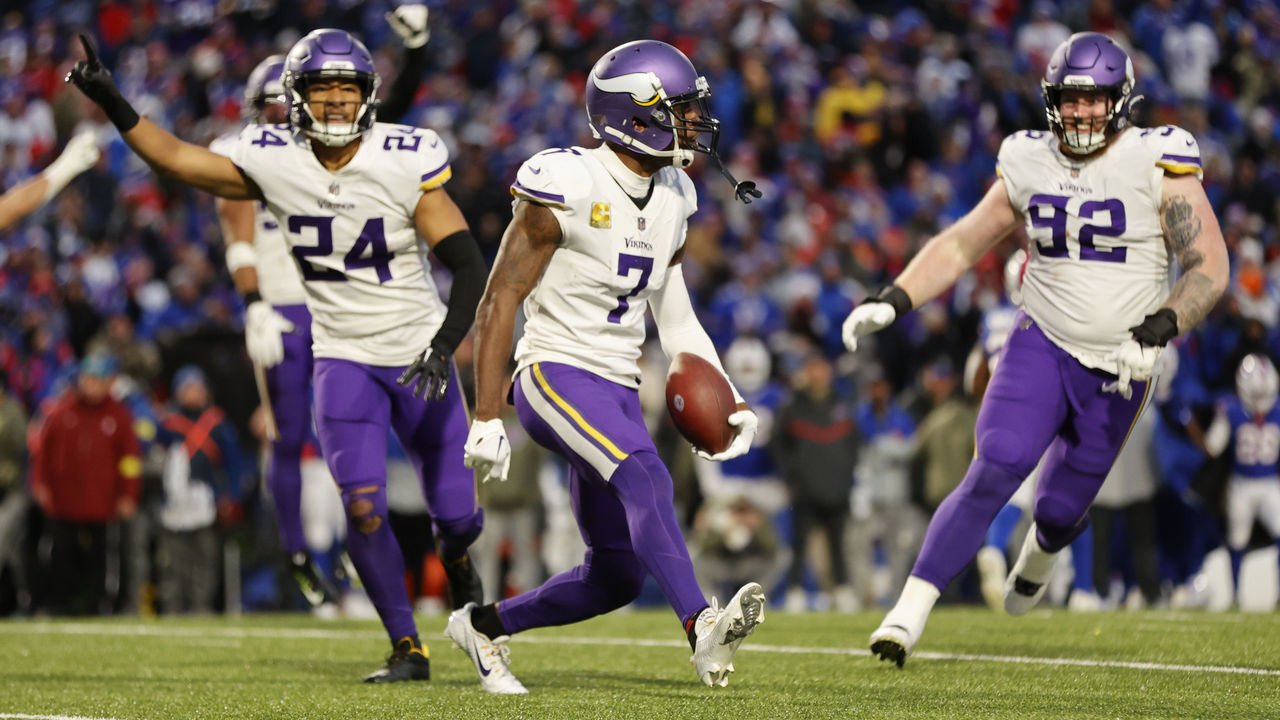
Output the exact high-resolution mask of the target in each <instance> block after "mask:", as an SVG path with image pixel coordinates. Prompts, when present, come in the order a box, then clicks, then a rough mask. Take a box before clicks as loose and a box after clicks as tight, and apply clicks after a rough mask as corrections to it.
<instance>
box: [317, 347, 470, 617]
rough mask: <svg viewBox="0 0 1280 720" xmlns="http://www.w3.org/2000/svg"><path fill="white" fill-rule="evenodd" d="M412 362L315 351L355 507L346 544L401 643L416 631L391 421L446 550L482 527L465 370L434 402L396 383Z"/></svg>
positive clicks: (326, 427) (462, 547) (347, 498)
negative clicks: (392, 512) (394, 503)
mask: <svg viewBox="0 0 1280 720" xmlns="http://www.w3.org/2000/svg"><path fill="white" fill-rule="evenodd" d="M402 372H404V368H403V367H375V366H372V365H364V364H361V363H357V362H352V361H350V360H338V359H335V358H316V363H315V388H316V425H317V429H318V431H319V435H320V449H321V451H322V452H323V453H324V458H325V461H326V462H327V463H328V465H329V470H330V471H331V472H332V473H333V477H334V480H335V481H337V483H338V488H339V489H340V490H341V491H342V502H343V505H344V506H345V507H346V509H347V529H348V532H347V548H348V551H349V552H350V554H351V561H352V562H353V563H354V564H355V566H356V570H357V571H358V572H359V573H360V579H361V581H362V582H364V586H365V590H366V591H368V593H369V599H370V600H371V601H372V602H373V605H374V607H375V608H377V609H378V615H379V616H380V617H381V618H382V623H383V625H385V626H386V628H387V632H388V634H389V635H390V636H391V640H392V642H395V641H396V640H398V639H399V638H402V637H405V636H408V635H412V634H415V633H416V627H415V625H414V622H413V614H412V611H411V609H410V606H409V596H408V593H407V592H406V591H405V585H404V570H405V568H404V559H403V558H402V557H401V554H400V546H399V544H397V542H396V539H395V536H394V535H393V534H392V532H391V525H390V523H388V521H387V430H388V427H389V428H390V429H392V430H394V431H395V433H396V437H397V438H399V439H400V445H401V446H402V447H404V450H405V454H406V455H407V456H408V457H409V462H410V463H412V464H413V467H414V469H415V470H417V472H418V478H419V479H420V481H421V483H422V493H423V496H424V497H425V498H426V502H427V509H428V510H429V511H430V513H431V524H432V529H433V530H434V532H435V536H436V539H437V540H438V541H439V543H440V546H441V552H442V553H443V554H444V555H445V556H446V557H460V556H461V555H462V553H464V552H466V549H467V546H469V545H470V544H471V542H472V541H474V540H475V539H476V537H477V536H479V534H480V529H481V527H482V525H483V514H482V513H481V510H480V503H479V501H478V499H477V497H476V483H475V474H474V473H473V472H472V471H471V470H469V469H467V468H466V467H465V466H464V465H463V464H462V446H463V444H464V443H466V440H467V428H468V423H467V410H466V404H465V402H464V400H463V398H462V391H461V389H460V388H459V387H458V382H457V377H456V372H455V373H454V375H455V376H454V377H453V380H452V381H451V382H450V383H449V390H448V393H447V394H446V396H445V398H444V399H443V400H438V401H434V402H427V401H425V400H422V399H421V398H416V397H414V396H413V395H412V394H411V388H410V387H405V386H401V385H399V384H397V383H396V378H398V377H400V374H401V373H402Z"/></svg>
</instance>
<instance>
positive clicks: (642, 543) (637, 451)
mask: <svg viewBox="0 0 1280 720" xmlns="http://www.w3.org/2000/svg"><path fill="white" fill-rule="evenodd" d="M514 390H515V404H516V412H517V413H518V414H519V417H520V424H521V425H523V426H524V427H525V429H526V430H527V431H528V432H529V436H530V437H532V438H533V439H534V441H536V442H537V443H538V444H539V445H542V446H543V447H546V448H548V449H550V450H554V451H555V452H556V453H558V454H559V455H560V456H561V457H563V458H565V460H567V461H568V463H569V492H570V495H571V498H572V505H573V514H574V516H575V517H576V518H577V520H578V529H579V530H580V531H581V533H582V539H583V540H584V541H585V542H586V544H587V555H586V558H585V559H584V560H583V563H582V564H581V565H579V566H577V567H575V568H573V569H570V570H566V571H565V572H562V573H560V574H559V575H556V576H555V577H553V578H551V579H550V580H548V581H547V582H545V583H543V584H542V586H541V587H538V588H536V589H534V590H531V591H529V592H525V593H523V594H521V595H518V596H516V597H514V598H511V599H509V600H503V601H502V602H501V603H499V605H498V610H499V614H500V615H501V617H502V623H503V626H504V627H505V628H506V630H507V632H510V633H517V632H520V631H521V630H528V629H529V628H535V627H546V626H549V625H566V624H568V623H573V622H578V621H580V620H585V619H587V618H590V617H595V616H596V615H601V614H603V613H606V612H609V611H610V610H614V609H616V608H619V607H622V606H623V605H626V604H627V603H629V602H631V601H632V600H634V599H635V598H636V597H637V596H638V595H639V594H640V589H641V587H642V585H643V583H644V578H645V575H646V574H651V575H653V576H654V578H655V579H656V580H657V581H658V586H659V587H660V588H661V589H662V592H663V594H665V595H666V597H667V600H668V601H669V602H670V603H671V606H672V608H673V609H674V610H675V611H676V615H678V616H679V617H680V620H681V622H687V621H688V620H689V619H690V618H691V617H693V616H694V615H695V614H696V613H698V612H699V611H700V610H702V608H704V607H706V606H707V602H706V598H705V597H704V596H703V594H702V590H700V589H699V588H698V581H697V579H696V578H695V577H694V573H693V562H692V561H691V560H690V559H689V550H688V548H687V547H686V546H685V542H684V537H683V536H682V535H681V533H680V525H679V523H678V522H677V521H676V514H675V509H674V508H673V506H672V500H673V492H674V490H673V487H672V481H671V474H670V473H669V472H668V471H667V468H666V466H664V465H663V464H662V462H661V461H660V460H659V459H658V453H657V449H656V448H655V447H654V445H653V439H652V438H651V437H649V431H648V429H647V428H646V427H645V423H644V417H643V415H642V414H641V411H640V396H639V393H637V392H636V391H635V390H633V389H631V388H627V387H623V386H622V385H619V384H617V383H615V382H611V381H609V380H605V379H604V378H602V377H600V376H598V375H594V374H592V373H589V372H586V371H585V370H579V369H577V368H574V367H570V366H568V365H561V364H559V363H549V362H547V363H537V364H534V365H533V366H531V367H528V368H526V369H525V370H523V371H521V372H520V374H519V375H518V376H517V377H516V382H515V388H514Z"/></svg>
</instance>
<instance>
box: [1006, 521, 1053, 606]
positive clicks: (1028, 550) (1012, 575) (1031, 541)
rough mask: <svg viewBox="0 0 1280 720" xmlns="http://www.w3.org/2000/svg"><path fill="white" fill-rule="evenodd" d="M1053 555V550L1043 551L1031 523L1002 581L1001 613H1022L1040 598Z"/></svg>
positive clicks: (1050, 573) (1042, 594)
mask: <svg viewBox="0 0 1280 720" xmlns="http://www.w3.org/2000/svg"><path fill="white" fill-rule="evenodd" d="M1057 557H1058V554H1057V553H1049V552H1045V550H1044V549H1043V548H1041V547H1040V543H1039V541H1037V540H1036V526H1035V524H1034V523H1033V524H1032V525H1031V527H1030V529H1028V530H1027V537H1026V539H1025V540H1023V542H1022V551H1021V552H1019V553H1018V561H1017V562H1015V563H1014V564H1013V569H1012V570H1010V571H1009V577H1008V578H1006V579H1005V581H1004V609H1005V612H1007V613H1009V614H1010V615H1025V614H1027V612H1029V611H1030V610H1031V608H1033V607H1035V606H1036V604H1037V603H1039V602H1040V598H1042V597H1044V594H1045V592H1046V591H1047V590H1048V589H1049V579H1050V578H1052V577H1053V562H1054V560H1056V559H1057Z"/></svg>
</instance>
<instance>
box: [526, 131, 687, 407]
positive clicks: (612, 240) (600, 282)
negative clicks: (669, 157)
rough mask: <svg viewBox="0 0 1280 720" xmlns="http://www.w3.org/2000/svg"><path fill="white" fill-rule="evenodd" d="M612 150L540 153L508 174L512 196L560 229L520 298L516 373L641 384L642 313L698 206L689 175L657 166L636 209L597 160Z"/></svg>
mask: <svg viewBox="0 0 1280 720" xmlns="http://www.w3.org/2000/svg"><path fill="white" fill-rule="evenodd" d="M612 152H613V151H612V150H609V149H607V148H603V147H600V148H595V149H590V150H588V149H584V148H580V147H573V148H557V149H552V150H545V151H543V152H540V153H538V154H537V155H534V156H533V157H532V158H530V159H529V160H527V161H525V163H524V164H523V165H521V166H520V169H519V171H517V173H516V180H515V182H514V183H512V185H511V194H512V195H515V196H516V197H517V198H520V199H521V200H526V201H529V202H534V203H537V204H539V205H543V206H545V207H547V208H548V209H550V210H551V214H552V215H554V216H555V218H556V221H557V222H558V223H559V224H560V232H561V242H560V247H558V248H556V250H555V252H554V253H552V255H551V260H550V261H549V262H548V263H547V267H546V270H544V271H543V273H542V278H541V279H540V280H539V281H538V285H537V286H536V287H535V288H534V289H533V291H532V292H531V293H529V296H528V297H527V298H525V301H524V312H525V318H526V322H525V326H524V335H523V336H522V337H521V338H520V342H519V343H518V344H517V345H516V370H517V372H518V371H520V370H523V369H524V368H526V367H528V366H530V365H532V364H533V363H535V362H559V363H565V364H568V365H573V366H574V367H579V368H582V369H584V370H587V371H589V372H592V373H595V374H596V375H599V376H601V377H603V378H606V379H608V380H612V381H613V382H616V383H619V384H621V385H625V386H627V387H639V385H640V365H639V359H640V346H641V345H642V344H643V343H644V338H645V308H647V307H648V306H649V298H650V296H652V295H653V293H654V292H655V291H657V290H659V289H661V288H662V286H663V285H664V283H665V282H666V278H667V268H668V267H669V266H670V265H671V260H672V258H674V257H675V254H676V252H678V251H679V250H680V248H681V247H683V246H684V237H685V228H686V223H687V221H688V218H689V216H690V215H692V214H693V212H694V211H695V210H697V208H698V201H697V195H696V193H695V191H694V188H693V182H692V181H691V180H689V176H688V175H686V174H685V173H684V171H683V170H677V169H676V168H674V167H664V168H662V170H660V171H659V172H657V173H656V174H655V175H654V176H653V181H652V185H651V187H652V190H651V192H650V196H649V198H648V201H647V202H644V203H642V204H643V207H640V206H639V204H637V203H636V201H635V200H633V199H632V198H631V196H629V195H627V193H626V192H624V191H623V190H622V188H621V187H619V185H618V183H617V181H615V180H614V179H613V176H612V175H610V174H609V170H608V169H607V168H606V167H605V165H604V164H603V163H602V162H601V161H600V159H599V158H598V157H597V155H598V154H603V153H612ZM606 158H607V156H606Z"/></svg>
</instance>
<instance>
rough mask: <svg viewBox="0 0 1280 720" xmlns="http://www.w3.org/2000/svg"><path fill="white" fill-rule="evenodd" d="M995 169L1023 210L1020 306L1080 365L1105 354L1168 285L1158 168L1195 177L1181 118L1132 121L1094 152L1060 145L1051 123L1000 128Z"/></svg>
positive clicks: (1095, 362)
mask: <svg viewBox="0 0 1280 720" xmlns="http://www.w3.org/2000/svg"><path fill="white" fill-rule="evenodd" d="M996 171H997V172H998V173H999V175H1000V177H1001V178H1003V179H1004V183H1005V188H1006V189H1007V190H1008V193H1009V201H1010V202H1011V203H1012V204H1013V207H1014V209H1016V210H1017V211H1018V212H1019V213H1021V214H1022V215H1023V217H1024V218H1026V229H1027V236H1028V238H1029V239H1030V245H1031V259H1030V261H1029V262H1028V263H1027V270H1026V275H1025V279H1024V282H1023V286H1022V295H1023V307H1024V308H1025V309H1026V311H1027V314H1028V315H1030V316H1031V318H1032V319H1033V320H1035V321H1036V324H1037V325H1039V326H1040V329H1041V330H1043V331H1044V334H1045V335H1046V336H1048V338H1049V339H1050V340H1052V341H1053V342H1054V343H1055V344H1057V345H1058V346H1059V347H1061V348H1062V349H1064V350H1066V351H1067V352H1068V353H1070V354H1071V355H1072V356H1073V357H1075V358H1076V359H1077V360H1079V361H1080V363H1081V364H1083V365H1084V366H1085V367H1090V368H1097V369H1100V370H1104V371H1106V372H1111V373H1114V372H1116V370H1117V368H1116V365H1115V362H1114V361H1110V360H1107V359H1106V358H1107V356H1108V355H1109V354H1111V353H1113V352H1114V351H1115V350H1116V349H1117V348H1118V347H1119V346H1120V344H1121V343H1123V342H1124V341H1125V340H1127V339H1128V338H1129V337H1130V336H1131V333H1130V332H1129V328H1131V327H1133V326H1134V325H1138V324H1139V323H1141V322H1142V320H1143V318H1145V317H1146V316H1147V315H1148V314H1150V313H1152V312H1154V311H1155V310H1156V309H1158V308H1159V307H1160V305H1161V304H1163V303H1164V300H1165V298H1166V297H1167V296H1168V294H1169V268H1170V257H1169V253H1168V250H1167V249H1166V247H1165V240H1164V231H1163V230H1162V229H1161V227H1160V214H1159V208H1160V201H1161V192H1162V185H1163V181H1164V174H1165V172H1166V171H1168V172H1173V173H1195V174H1196V176H1197V177H1200V176H1201V175H1200V149H1199V146H1198V145H1197V144H1196V141H1195V138H1193V137H1191V134H1190V133H1188V132H1187V131H1186V130H1183V129H1182V128H1178V127H1174V126H1164V127H1157V128H1149V129H1143V128H1130V129H1129V130H1126V131H1124V132H1123V133H1121V135H1120V136H1119V137H1117V138H1116V139H1115V140H1114V141H1113V142H1112V143H1111V145H1110V146H1109V147H1108V148H1107V149H1106V151H1105V152H1103V153H1102V154H1100V155H1098V156H1097V157H1093V158H1088V159H1085V160H1077V159H1073V158H1070V157H1068V156H1067V155H1064V154H1063V152H1062V151H1061V150H1060V149H1059V147H1058V140H1057V138H1056V137H1055V136H1054V135H1053V133H1050V132H1042V131H1035V130H1029V131H1023V132H1019V133H1015V134H1013V135H1010V136H1009V137H1007V138H1005V140H1004V144H1003V145H1001V146H1000V155H999V159H998V165H997V168H996Z"/></svg>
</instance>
